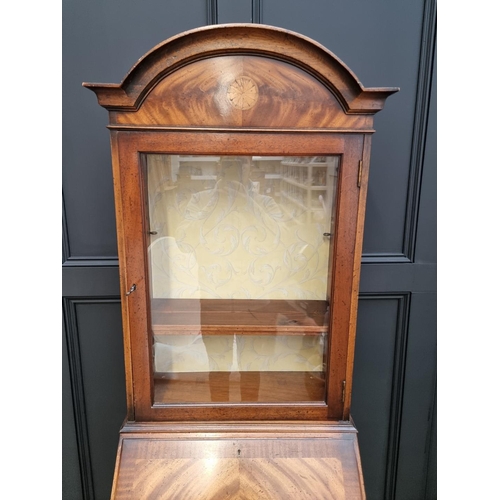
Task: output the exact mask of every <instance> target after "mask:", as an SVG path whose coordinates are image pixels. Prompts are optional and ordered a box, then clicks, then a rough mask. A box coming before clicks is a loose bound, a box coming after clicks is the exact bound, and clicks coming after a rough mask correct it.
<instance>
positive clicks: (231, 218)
mask: <svg viewBox="0 0 500 500" xmlns="http://www.w3.org/2000/svg"><path fill="white" fill-rule="evenodd" d="M145 156H146V161H145V165H146V178H147V181H146V188H147V200H148V212H149V231H150V233H151V237H150V245H149V264H150V276H149V281H150V288H151V290H150V295H151V321H152V330H153V332H152V333H153V336H154V346H153V349H154V369H155V402H156V403H181V402H224V401H226V402H228V401H229V402H250V401H259V402H296V401H323V400H324V397H325V382H324V378H325V360H326V358H325V355H326V347H327V346H326V342H327V338H328V336H327V323H328V311H329V301H330V298H329V292H328V290H327V285H328V265H329V252H330V241H331V239H332V238H331V237H329V236H328V234H329V233H331V231H332V220H333V215H334V214H333V211H334V207H335V195H336V185H337V170H338V160H339V157H338V156H330V157H263V156H239V157H229V156H221V157H216V156H179V155H145ZM325 233H326V236H325Z"/></svg>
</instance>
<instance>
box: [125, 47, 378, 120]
mask: <svg viewBox="0 0 500 500" xmlns="http://www.w3.org/2000/svg"><path fill="white" fill-rule="evenodd" d="M241 79H247V80H251V81H252V82H254V84H255V87H256V88H257V89H258V90H257V94H255V93H254V94H252V96H251V97H252V99H255V102H253V104H252V106H251V107H248V108H246V107H245V106H244V105H242V106H241V107H238V106H237V105H235V103H234V100H233V99H232V98H233V97H234V89H235V86H236V85H237V82H238V81H239V80H241ZM242 90H243V91H244V90H245V89H242ZM250 90H251V88H250V89H248V91H247V94H248V96H249V97H250V94H249V92H250ZM116 123H117V124H126V125H130V124H134V125H165V126H170V125H175V126H203V127H216V126H221V127H277V128H280V127H294V128H295V127H299V128H300V127H304V128H310V127H314V128H324V127H336V128H358V129H359V128H363V127H365V128H368V127H370V126H371V118H367V117H366V116H363V115H352V116H351V115H346V114H345V113H344V112H343V110H342V108H341V106H340V104H339V102H338V100H337V98H336V97H335V96H334V95H333V94H332V92H330V91H329V90H328V89H327V88H326V87H325V86H324V85H323V84H322V83H321V82H319V81H318V80H316V79H315V78H313V77H312V76H311V75H309V74H308V73H306V72H305V71H303V70H302V69H300V68H297V67H295V66H292V65H291V64H289V63H286V62H282V61H275V60H272V59H268V58H265V57H256V56H219V57H212V58H210V59H204V60H201V61H196V62H194V63H191V64H189V65H188V66H186V67H183V68H182V69H180V70H178V71H176V72H174V73H172V74H170V75H168V76H167V77H165V78H164V79H163V80H162V81H161V82H159V83H158V84H157V85H156V86H155V87H154V88H153V90H152V91H151V92H150V93H149V94H148V96H147V97H146V99H145V101H144V102H143V104H142V106H141V107H140V108H139V110H138V111H135V112H130V111H129V112H122V113H118V114H117V115H116Z"/></svg>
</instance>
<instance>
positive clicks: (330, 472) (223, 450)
mask: <svg viewBox="0 0 500 500" xmlns="http://www.w3.org/2000/svg"><path fill="white" fill-rule="evenodd" d="M117 470H118V474H117V476H116V477H115V483H114V488H113V494H112V498H113V499H114V500H149V499H155V500H161V499H165V500H166V499H169V500H171V499H172V500H173V499H186V500H187V499H195V498H196V499H200V500H201V499H206V500H208V499H217V500H219V499H228V500H229V499H248V500H250V499H256V500H257V499H259V500H262V499H289V498H290V499H292V498H293V499H304V500H305V499H315V500H320V499H329V500H331V499H335V500H361V499H364V494H363V488H362V485H363V479H362V475H361V472H360V464H359V455H358V445H357V436H356V434H355V433H330V434H327V433H326V434H325V433H323V434H315V433H313V432H311V433H307V432H305V433H301V434H298V433H297V434H296V435H289V434H288V435H287V434H286V433H281V434H280V433H279V432H278V433H277V434H274V435H273V436H272V437H271V436H269V435H262V434H258V433H252V432H249V433H248V432H247V433H232V434H231V435H230V436H225V435H224V433H222V434H212V435H211V434H203V435H202V436H199V437H197V436H196V435H193V434H191V435H188V436H186V435H184V434H180V435H179V434H176V433H170V434H154V436H152V435H146V434H142V435H141V434H127V435H122V436H121V438H120V452H119V455H118V459H117Z"/></svg>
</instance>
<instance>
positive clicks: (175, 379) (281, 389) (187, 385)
mask: <svg viewBox="0 0 500 500" xmlns="http://www.w3.org/2000/svg"><path fill="white" fill-rule="evenodd" d="M154 382H155V399H154V400H155V404H171V403H199V402H206V403H210V402H235V403H236V402H251V401H258V402H259V403H263V402H267V403H287V402H292V401H293V402H294V403H296V402H300V401H303V402H310V401H324V398H325V378H324V372H298V371H286V372H285V371H263V372H188V373H185V372H183V373H157V374H156V375H155V381H154Z"/></svg>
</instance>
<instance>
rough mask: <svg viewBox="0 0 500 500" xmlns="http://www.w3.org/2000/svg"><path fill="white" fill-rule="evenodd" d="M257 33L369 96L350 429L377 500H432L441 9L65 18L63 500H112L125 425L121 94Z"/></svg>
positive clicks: (190, 10)
mask: <svg viewBox="0 0 500 500" xmlns="http://www.w3.org/2000/svg"><path fill="white" fill-rule="evenodd" d="M227 22H248V23H249V22H258V23H264V24H270V25H275V26H279V27H283V28H287V29H291V30H293V31H297V32H299V33H302V34H304V35H307V36H309V37H311V38H313V39H315V40H317V41H319V42H320V43H322V44H323V45H324V46H325V47H327V48H328V49H329V50H331V51H332V52H334V53H335V54H336V55H337V56H338V57H340V58H341V59H342V60H343V61H345V62H346V64H347V65H348V66H349V67H350V68H351V69H352V70H353V71H354V72H355V74H356V75H357V76H358V78H359V79H360V80H361V82H362V83H363V84H364V85H365V86H368V87H376V86H399V87H401V91H400V92H399V93H398V94H396V95H394V96H392V97H391V98H390V99H388V101H387V105H386V108H385V109H384V110H383V111H382V112H381V113H379V114H378V115H377V116H376V117H375V128H376V130H377V132H376V134H375V135H374V137H373V149H372V161H371V168H370V185H369V192H368V203H367V216H366V228H365V239H364V252H363V266H362V274H361V293H360V304H359V319H358V338H357V345H356V358H355V369H354V371H355V372H354V388H353V406H352V413H353V417H354V420H355V422H356V425H357V427H358V429H359V432H360V447H361V458H362V462H363V467H364V474H365V482H366V490H367V496H368V500H386V499H390V500H392V499H395V500H421V499H426V500H432V499H434V498H436V479H435V477H436V475H435V474H436V473H435V464H436V458H435V454H436V441H435V418H436V416H435V415H436V411H435V386H436V383H435V380H436V372H435V364H436V338H435V335H436V319H435V316H436V99H435V97H436V96H435V62H434V54H435V27H436V5H435V0H415V1H413V2H401V1H398V0H372V1H370V2H366V0H349V1H346V0H344V1H340V0H310V1H308V2H304V1H301V0H170V1H169V2H165V1H160V0H143V1H142V2H134V1H132V0H106V1H104V2H103V1H99V0H89V1H87V2H77V1H76V0H67V1H65V2H64V3H63V294H64V296H63V318H64V324H63V335H64V338H63V348H64V350H63V392H62V396H63V412H64V414H63V429H62V431H63V464H64V469H63V499H64V500H80V499H85V500H88V499H96V500H101V499H102V500H104V499H107V498H109V494H110V490H111V481H112V476H113V468H114V458H115V452H116V445H117V442H118V431H119V428H120V425H121V423H122V421H123V419H124V417H125V385H124V368H123V346H122V339H121V317H120V298H119V283H118V267H117V266H118V259H117V249H116V234H115V231H116V229H115V221H114V217H115V215H114V203H113V190H112V177H111V166H110V146H109V134H108V131H107V130H106V124H107V112H106V111H105V110H104V109H102V108H101V107H100V106H98V104H97V102H96V99H95V96H94V95H93V94H92V93H91V92H89V91H88V90H86V89H83V88H82V87H81V83H82V82H83V81H92V82H120V81H121V80H122V79H123V77H124V76H125V74H126V73H127V72H128V70H129V69H130V67H131V66H132V65H133V64H134V63H135V62H136V61H137V59H139V57H141V56H142V55H143V54H144V53H145V52H147V51H148V50H150V49H151V48H152V47H153V46H155V45H156V44H158V43H160V42H161V41H163V40H165V39H166V38H169V37H170V36H173V35H175V34H177V33H180V32H182V31H185V30H187V29H191V28H195V27H198V26H202V25H206V24H216V23H227Z"/></svg>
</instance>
